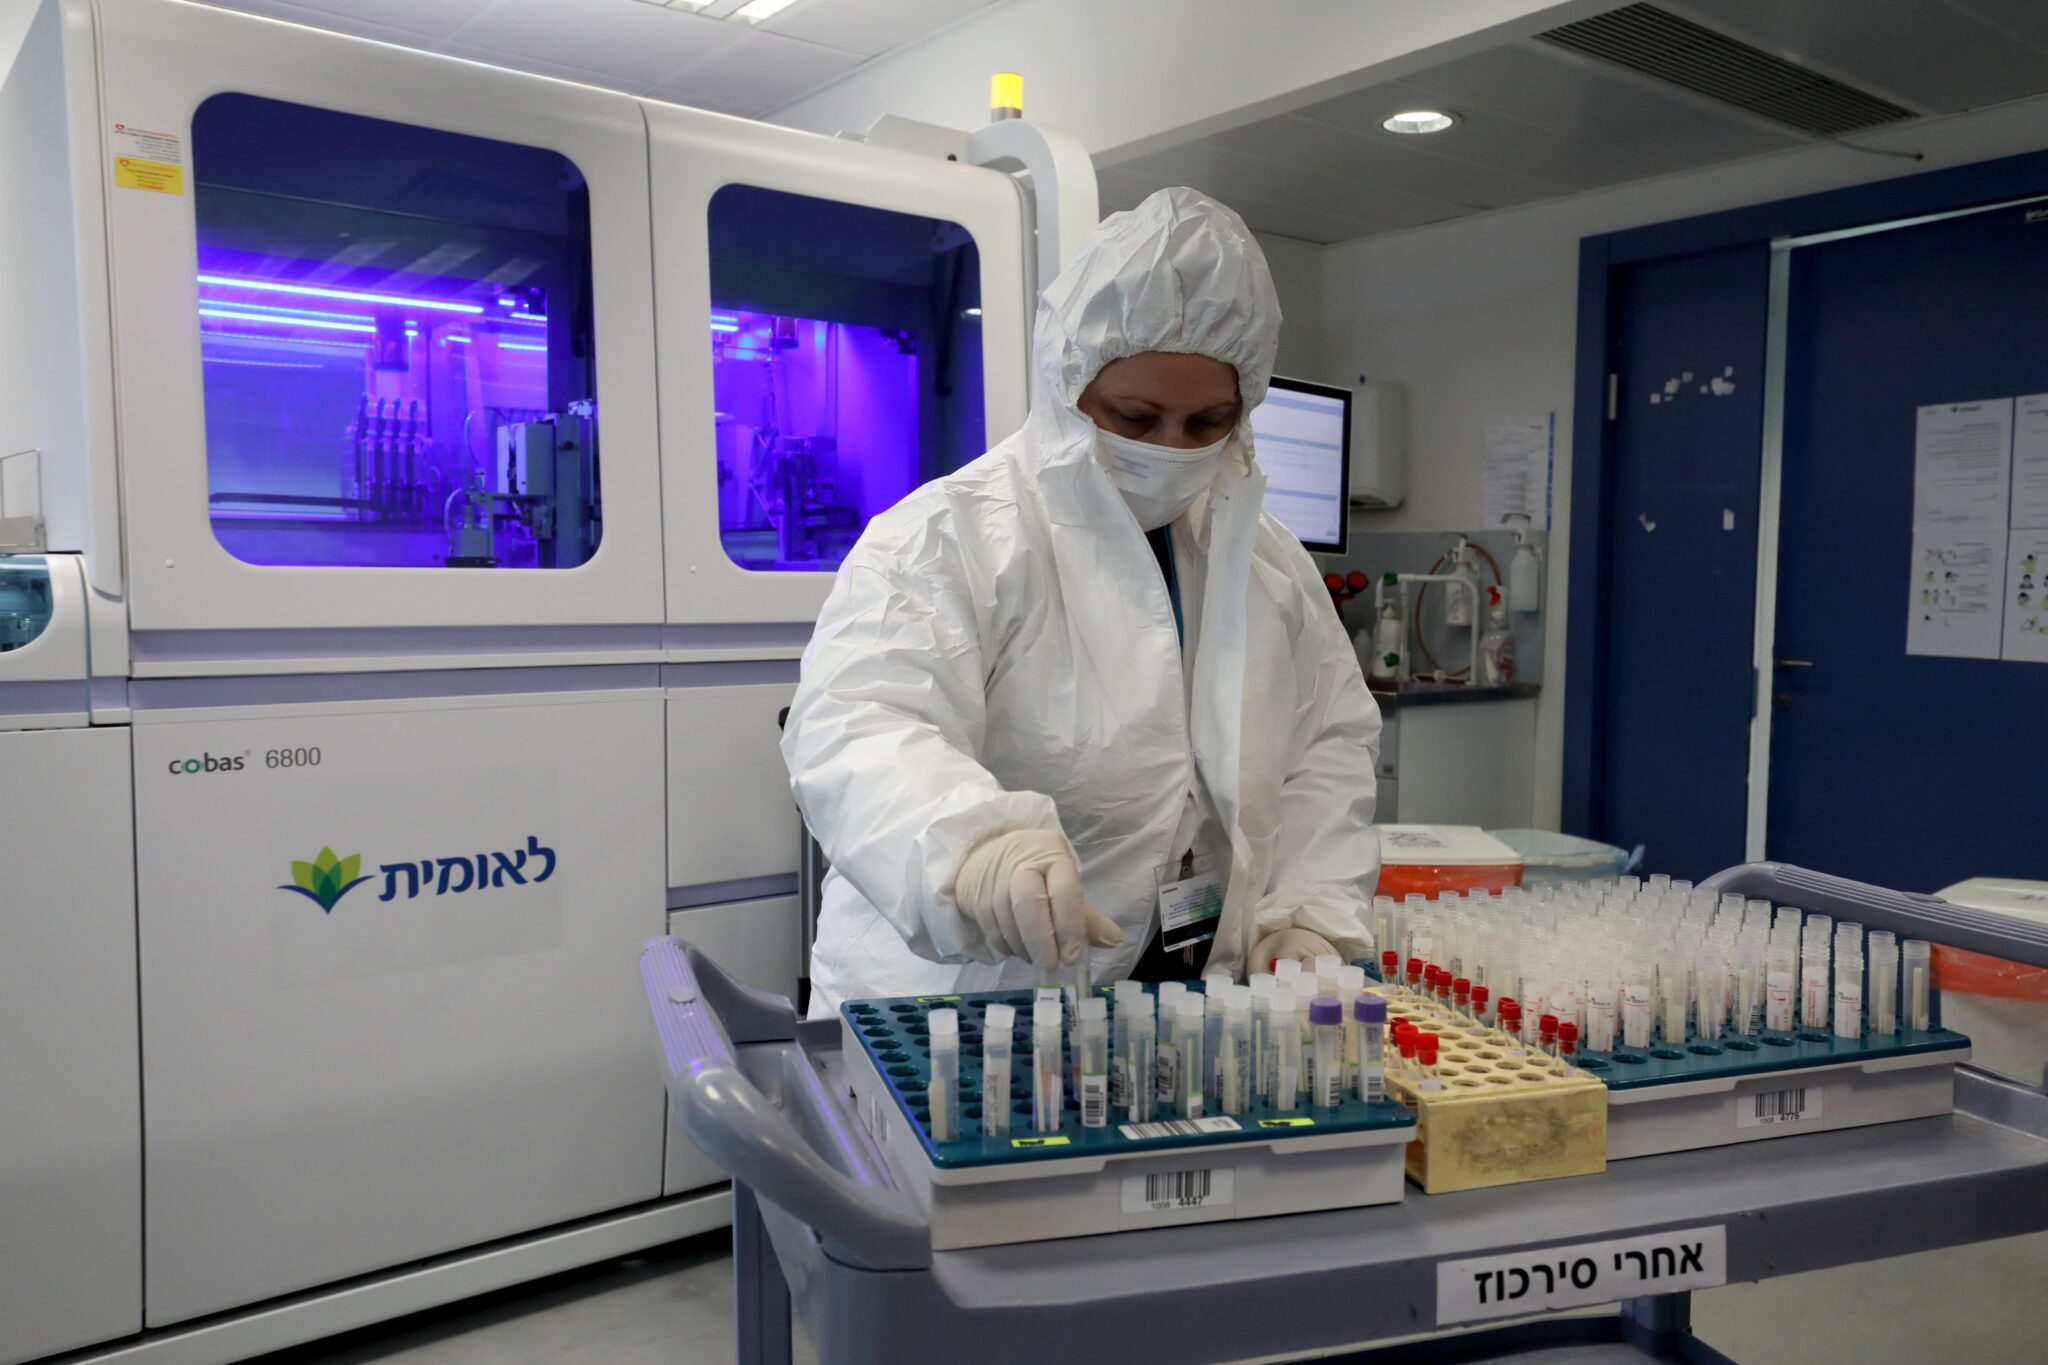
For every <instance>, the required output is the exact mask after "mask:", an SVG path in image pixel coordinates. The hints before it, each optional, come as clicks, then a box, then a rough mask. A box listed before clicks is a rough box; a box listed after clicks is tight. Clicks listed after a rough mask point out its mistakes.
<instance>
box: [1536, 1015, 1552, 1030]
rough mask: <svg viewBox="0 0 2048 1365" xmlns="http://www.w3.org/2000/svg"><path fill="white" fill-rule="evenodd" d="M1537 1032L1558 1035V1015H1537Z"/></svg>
mask: <svg viewBox="0 0 2048 1365" xmlns="http://www.w3.org/2000/svg"><path fill="white" fill-rule="evenodd" d="M1536 1031H1537V1032H1538V1033H1551V1034H1554V1033H1556V1032H1557V1016H1556V1015H1554V1014H1539V1015H1537V1016H1536Z"/></svg>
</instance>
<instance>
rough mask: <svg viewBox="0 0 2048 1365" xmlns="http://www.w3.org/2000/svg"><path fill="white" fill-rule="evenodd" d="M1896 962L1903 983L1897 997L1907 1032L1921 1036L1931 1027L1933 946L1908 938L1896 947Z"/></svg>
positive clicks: (1922, 939) (1920, 939)
mask: <svg viewBox="0 0 2048 1365" xmlns="http://www.w3.org/2000/svg"><path fill="white" fill-rule="evenodd" d="M1899 962H1900V963H1901V964H1902V966H1903V968H1904V971H1905V983H1904V985H1903V987H1902V988H1901V991H1900V995H1899V1004H1900V1007H1901V1008H1902V1009H1903V1010H1904V1012H1905V1016H1906V1017H1905V1020H1904V1022H1905V1025H1906V1029H1907V1031H1908V1032H1911V1033H1925V1032H1926V1031H1927V1030H1929V1029H1931V1028H1933V1027H1934V998H1933V992H1934V945H1933V944H1931V943H1929V942H1928V941H1927V940H1926V939H1924V938H1909V939H1907V940H1906V941H1905V942H1904V943H1902V944H1900V945H1899Z"/></svg>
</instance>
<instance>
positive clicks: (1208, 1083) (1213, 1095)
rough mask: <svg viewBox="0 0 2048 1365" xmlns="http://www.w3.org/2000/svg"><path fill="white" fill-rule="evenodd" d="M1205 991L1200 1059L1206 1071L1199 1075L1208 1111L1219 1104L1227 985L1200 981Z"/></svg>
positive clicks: (1210, 980) (1224, 981)
mask: <svg viewBox="0 0 2048 1365" xmlns="http://www.w3.org/2000/svg"><path fill="white" fill-rule="evenodd" d="M1202 984H1203V986H1204V987H1205V989H1204V990H1203V992H1202V1058H1203V1061H1204V1063H1205V1064H1206V1065H1207V1066H1208V1068H1209V1069H1208V1070H1207V1071H1206V1072H1204V1073H1203V1075H1202V1091H1203V1094H1204V1095H1205V1096H1206V1098H1207V1099H1208V1102H1209V1105H1210V1107H1211V1108H1213V1107H1215V1106H1216V1105H1219V1104H1221V1103H1222V1102H1223V1072H1222V1070H1221V1069H1220V1067H1221V1062H1222V1059H1223V1020H1224V1007H1225V1004H1226V1002H1227V1001H1228V1000H1229V998H1230V981H1229V979H1228V978H1225V979H1224V980H1223V981H1222V982H1221V983H1220V984H1219V983H1217V982H1216V981H1214V980H1212V979H1211V978H1209V977H1203V978H1202Z"/></svg>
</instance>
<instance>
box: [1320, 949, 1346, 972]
mask: <svg viewBox="0 0 2048 1365" xmlns="http://www.w3.org/2000/svg"><path fill="white" fill-rule="evenodd" d="M1343 965H1344V959H1343V958H1341V957H1338V956H1337V955H1336V954H1335V953H1317V954H1316V975H1317V976H1321V975H1323V974H1324V973H1326V972H1331V973H1334V972H1335V971H1337V969H1338V968H1340V967H1342V966H1343Z"/></svg>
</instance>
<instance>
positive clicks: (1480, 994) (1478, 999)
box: [1472, 986, 1493, 1005]
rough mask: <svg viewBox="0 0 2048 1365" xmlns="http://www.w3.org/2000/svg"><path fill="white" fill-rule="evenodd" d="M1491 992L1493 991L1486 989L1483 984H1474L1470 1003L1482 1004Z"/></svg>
mask: <svg viewBox="0 0 2048 1365" xmlns="http://www.w3.org/2000/svg"><path fill="white" fill-rule="evenodd" d="M1492 994H1493V992H1491V991H1489V990H1487V989H1486V987H1484V986H1474V987H1473V988H1472V1003H1473V1004H1475V1005H1483V1004H1485V1003H1486V1002H1487V1000H1488V999H1489V998H1490V997H1491V996H1492Z"/></svg>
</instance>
